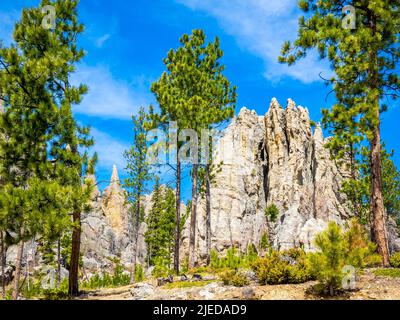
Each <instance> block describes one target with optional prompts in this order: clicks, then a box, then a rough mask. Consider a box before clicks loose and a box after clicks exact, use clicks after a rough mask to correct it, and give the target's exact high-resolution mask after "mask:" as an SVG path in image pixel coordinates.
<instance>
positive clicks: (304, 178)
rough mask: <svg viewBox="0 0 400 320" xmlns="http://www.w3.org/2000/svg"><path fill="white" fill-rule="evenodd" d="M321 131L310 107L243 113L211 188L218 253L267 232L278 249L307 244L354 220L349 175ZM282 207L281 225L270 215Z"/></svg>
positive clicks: (219, 155) (228, 133) (224, 144)
mask: <svg viewBox="0 0 400 320" xmlns="http://www.w3.org/2000/svg"><path fill="white" fill-rule="evenodd" d="M324 143H325V140H324V138H323V135H322V130H321V127H320V126H317V127H316V129H315V132H314V134H313V133H312V129H311V125H310V118H309V113H308V110H307V109H306V108H303V107H300V106H299V107H296V105H295V103H294V102H293V101H291V100H288V105H287V108H286V109H283V108H282V107H281V106H280V105H279V104H278V102H277V101H276V99H273V100H272V102H271V105H270V108H269V111H268V112H267V114H266V115H265V116H264V117H262V116H258V115H257V114H256V113H255V112H254V111H249V110H248V109H246V108H243V109H242V110H241V111H240V113H239V115H238V116H237V118H235V119H234V120H233V121H232V123H231V124H230V125H229V126H228V128H227V129H226V130H225V131H224V133H223V136H222V138H221V139H220V141H219V142H218V144H217V146H216V154H215V156H214V158H213V161H214V163H216V164H218V163H220V162H221V161H222V162H223V166H222V170H221V172H220V173H217V175H216V181H215V183H214V184H213V185H212V187H211V225H212V227H211V228H212V247H213V248H216V249H217V250H218V251H222V250H224V249H226V248H228V247H230V246H232V245H236V246H238V247H240V248H245V247H247V245H248V244H249V243H254V244H255V245H257V244H258V243H259V242H260V239H261V237H262V235H263V234H264V233H269V236H270V240H271V242H272V243H273V245H274V247H275V248H277V249H285V248H290V247H293V246H299V245H304V247H305V248H306V249H307V250H312V249H313V246H312V239H313V238H314V236H315V234H316V233H318V232H320V231H321V230H323V229H325V228H326V226H327V222H328V221H331V220H333V221H336V222H338V223H340V224H343V222H344V220H345V219H347V218H349V217H350V212H348V210H347V209H346V206H345V205H344V204H345V199H343V198H342V195H341V194H340V192H339V188H340V184H341V181H342V179H343V175H342V173H341V172H340V170H339V168H337V167H336V165H335V163H334V162H333V161H331V160H330V156H329V151H328V150H327V149H326V148H324ZM271 204H275V205H276V206H277V207H278V208H279V212H280V214H279V216H278V219H277V221H276V222H272V221H268V219H266V216H265V209H266V208H267V207H268V206H269V205H271ZM199 205H200V209H199V221H198V230H197V234H198V237H197V246H198V256H199V259H202V258H203V257H204V255H205V252H206V244H205V209H204V199H201V200H200V204H199Z"/></svg>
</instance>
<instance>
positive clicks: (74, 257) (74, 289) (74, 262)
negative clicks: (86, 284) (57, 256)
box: [68, 210, 81, 296]
mask: <svg viewBox="0 0 400 320" xmlns="http://www.w3.org/2000/svg"><path fill="white" fill-rule="evenodd" d="M73 222H74V228H73V230H72V248H71V262H70V268H69V288H68V293H69V294H70V295H71V296H78V295H79V283H78V280H79V279H78V275H79V253H80V248H81V212H80V210H75V211H74V213H73Z"/></svg>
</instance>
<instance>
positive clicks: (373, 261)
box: [364, 253, 382, 268]
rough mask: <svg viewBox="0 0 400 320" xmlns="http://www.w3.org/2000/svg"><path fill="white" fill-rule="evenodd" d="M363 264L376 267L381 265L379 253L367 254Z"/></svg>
mask: <svg viewBox="0 0 400 320" xmlns="http://www.w3.org/2000/svg"><path fill="white" fill-rule="evenodd" d="M364 265H365V267H367V268H376V267H380V266H382V257H381V255H379V254H377V253H374V254H370V255H369V256H367V257H366V258H365V260H364Z"/></svg>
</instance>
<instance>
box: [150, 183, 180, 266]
mask: <svg viewBox="0 0 400 320" xmlns="http://www.w3.org/2000/svg"><path fill="white" fill-rule="evenodd" d="M151 203H152V207H151V209H150V211H149V213H148V215H147V217H146V223H147V232H146V234H145V242H146V244H147V248H148V253H147V261H148V264H149V265H152V266H156V268H158V269H159V270H165V271H168V270H169V269H170V266H171V262H172V254H173V250H174V230H175V195H174V192H173V191H172V190H171V189H170V188H169V187H165V186H160V181H159V178H158V177H157V178H156V183H155V186H154V190H153V194H152V198H151Z"/></svg>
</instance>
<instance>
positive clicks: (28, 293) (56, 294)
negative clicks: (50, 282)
mask: <svg viewBox="0 0 400 320" xmlns="http://www.w3.org/2000/svg"><path fill="white" fill-rule="evenodd" d="M20 293H21V295H22V296H23V297H24V298H25V299H34V298H37V299H44V300H65V299H68V298H69V295H68V279H63V280H62V281H61V283H60V286H59V287H54V288H52V289H44V288H43V286H42V279H41V278H38V279H36V280H32V279H30V280H29V281H27V282H26V283H25V284H24V285H23V286H22V288H21V292H20Z"/></svg>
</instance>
